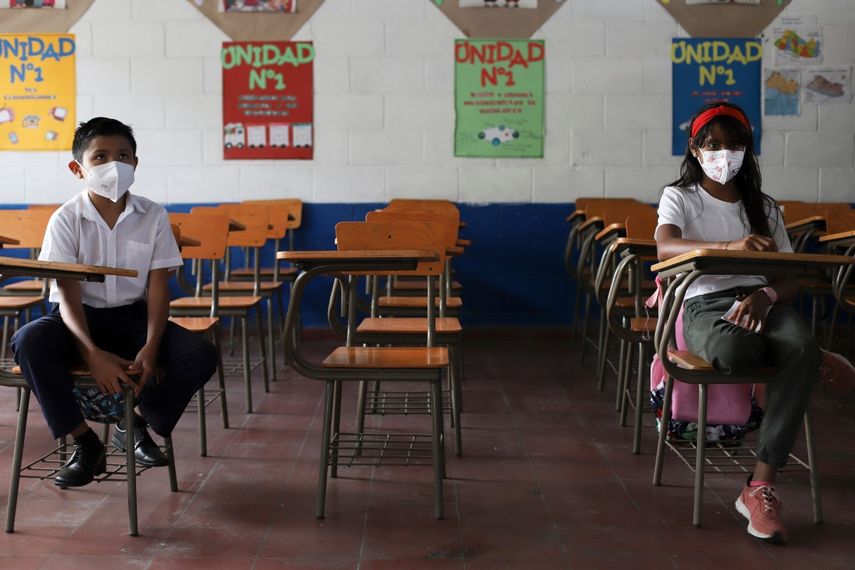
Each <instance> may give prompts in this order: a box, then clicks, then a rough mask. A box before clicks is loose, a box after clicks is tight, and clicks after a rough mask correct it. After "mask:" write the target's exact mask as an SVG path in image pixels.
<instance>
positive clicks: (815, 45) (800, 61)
mask: <svg viewBox="0 0 855 570" xmlns="http://www.w3.org/2000/svg"><path fill="white" fill-rule="evenodd" d="M770 36H771V42H770V44H769V45H770V49H774V51H775V65H777V66H782V65H783V66H787V65H817V64H820V63H822V55H823V54H822V48H823V45H822V27H821V26H818V25H817V23H816V16H813V17H811V18H806V17H803V16H796V17H789V18H783V19H781V21H780V22H778V23H777V24H776V25H775V27H774V28H772V33H771V34H770Z"/></svg>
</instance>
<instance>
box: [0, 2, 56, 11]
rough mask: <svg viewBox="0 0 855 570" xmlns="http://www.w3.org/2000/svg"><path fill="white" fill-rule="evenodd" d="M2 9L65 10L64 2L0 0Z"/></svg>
mask: <svg viewBox="0 0 855 570" xmlns="http://www.w3.org/2000/svg"><path fill="white" fill-rule="evenodd" d="M2 8H56V9H57V10H65V0H0V9H2Z"/></svg>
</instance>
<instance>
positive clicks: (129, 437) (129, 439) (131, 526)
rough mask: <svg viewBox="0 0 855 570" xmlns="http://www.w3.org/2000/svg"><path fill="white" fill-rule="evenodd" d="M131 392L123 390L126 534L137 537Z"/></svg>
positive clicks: (135, 461) (135, 474)
mask: <svg viewBox="0 0 855 570" xmlns="http://www.w3.org/2000/svg"><path fill="white" fill-rule="evenodd" d="M133 394H134V393H133V391H132V390H130V389H128V390H125V438H126V440H125V466H126V467H125V469H126V471H127V485H128V489H127V491H128V534H129V535H131V536H139V534H140V533H139V527H138V523H137V460H136V457H135V456H134V450H135V449H136V441H135V436H134V415H135V414H134V397H133Z"/></svg>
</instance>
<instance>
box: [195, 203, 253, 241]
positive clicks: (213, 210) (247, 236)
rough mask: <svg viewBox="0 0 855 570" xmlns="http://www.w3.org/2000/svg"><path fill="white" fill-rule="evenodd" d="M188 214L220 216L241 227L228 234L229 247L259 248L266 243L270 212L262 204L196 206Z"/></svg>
mask: <svg viewBox="0 0 855 570" xmlns="http://www.w3.org/2000/svg"><path fill="white" fill-rule="evenodd" d="M190 213H191V214H196V213H200V214H202V213H210V214H222V215H225V216H227V217H228V218H229V219H231V220H234V221H236V222H238V223H240V224H241V225H243V226H244V229H242V230H235V231H230V232H229V233H228V239H227V243H228V245H229V246H230V247H231V246H234V247H261V246H263V245H264V242H266V241H267V233H268V231H269V229H270V210H269V208H268V207H267V206H265V205H264V204H220V205H219V206H197V207H195V208H193V209H191V210H190ZM193 237H195V236H193Z"/></svg>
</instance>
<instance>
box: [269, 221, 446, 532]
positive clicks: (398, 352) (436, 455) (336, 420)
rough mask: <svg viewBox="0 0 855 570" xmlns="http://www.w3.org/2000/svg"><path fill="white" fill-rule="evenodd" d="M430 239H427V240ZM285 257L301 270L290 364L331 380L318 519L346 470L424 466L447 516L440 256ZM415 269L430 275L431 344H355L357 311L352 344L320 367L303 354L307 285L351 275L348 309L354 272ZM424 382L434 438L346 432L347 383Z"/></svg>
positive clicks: (289, 335)
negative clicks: (437, 291)
mask: <svg viewBox="0 0 855 570" xmlns="http://www.w3.org/2000/svg"><path fill="white" fill-rule="evenodd" d="M427 239H428V237H427V236H425V240H427ZM278 257H279V259H282V260H285V261H290V262H292V263H294V264H295V265H297V266H298V267H299V268H300V269H302V270H303V273H301V274H300V275H299V276H298V277H297V280H296V281H295V283H294V287H293V289H292V290H291V299H290V302H289V303H288V314H287V316H286V319H285V346H286V351H287V355H288V364H290V365H291V366H292V367H293V368H294V370H295V371H297V372H298V373H300V374H302V375H304V376H306V377H308V378H313V379H316V380H321V381H323V382H324V383H325V389H324V419H323V425H322V438H321V453H320V466H319V473H318V496H317V504H316V509H315V516H316V517H318V518H323V517H324V511H325V500H326V485H327V474H328V473H329V475H330V476H331V477H336V476H337V473H338V467H339V466H340V465H370V466H380V465H389V464H392V465H424V464H426V463H432V465H433V478H434V516H435V517H436V518H438V519H441V518H443V516H444V511H443V492H442V479H443V477H444V473H445V450H444V443H443V421H442V409H441V406H442V404H441V402H442V394H441V390H440V382H441V381H442V374H443V372H444V371H446V370H447V369H448V365H449V359H448V351H447V350H446V349H445V348H439V347H436V346H434V339H435V335H436V328H435V320H434V319H435V313H434V310H433V306H434V303H433V302H432V301H433V299H432V297H433V295H434V286H433V279H434V278H435V277H436V275H437V274H439V273H440V272H441V271H442V262H441V261H440V260H439V256H438V255H437V254H436V253H435V252H426V251H331V252H330V251H326V252H322V251H319V252H298V251H297V252H279V254H278ZM400 270H407V271H416V272H418V273H421V274H425V275H427V276H429V281H430V282H429V284H428V287H427V296H428V297H429V298H430V299H429V301H428V303H427V308H428V309H427V310H428V319H427V320H428V333H427V335H426V338H425V344H426V346H425V347H415V348H404V347H382V348H373V347H357V346H354V341H353V333H355V328H356V327H355V324H356V319H355V313H353V312H351V313H349V315H348V336H347V343H346V346H343V347H339V348H336V349H335V350H334V351H333V352H332V353H330V355H329V356H327V358H326V359H324V361H323V362H322V363H315V362H311V361H309V360H307V359H306V357H305V356H304V355H303V354H302V352H301V351H300V345H299V342H298V340H297V339H298V335H299V334H300V314H301V308H300V307H301V301H302V297H303V293H304V291H305V287H306V284H307V283H309V282H310V281H311V280H312V279H314V278H315V277H318V276H320V275H330V274H333V275H341V274H344V275H348V277H347V285H348V290H347V294H348V296H349V298H350V299H349V301H350V302H349V303H348V307H350V308H351V309H352V308H353V307H354V306H355V304H356V303H355V298H356V289H355V287H354V283H355V279H356V274H365V273H371V274H374V273H379V274H388V273H390V272H394V271H400ZM371 380H381V381H383V382H418V383H425V384H427V385H429V386H430V402H429V406H430V410H431V433H430V435H427V434H398V433H394V434H392V433H388V434H379V433H366V432H357V433H343V432H340V414H341V391H342V388H341V383H342V382H344V381H371Z"/></svg>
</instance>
